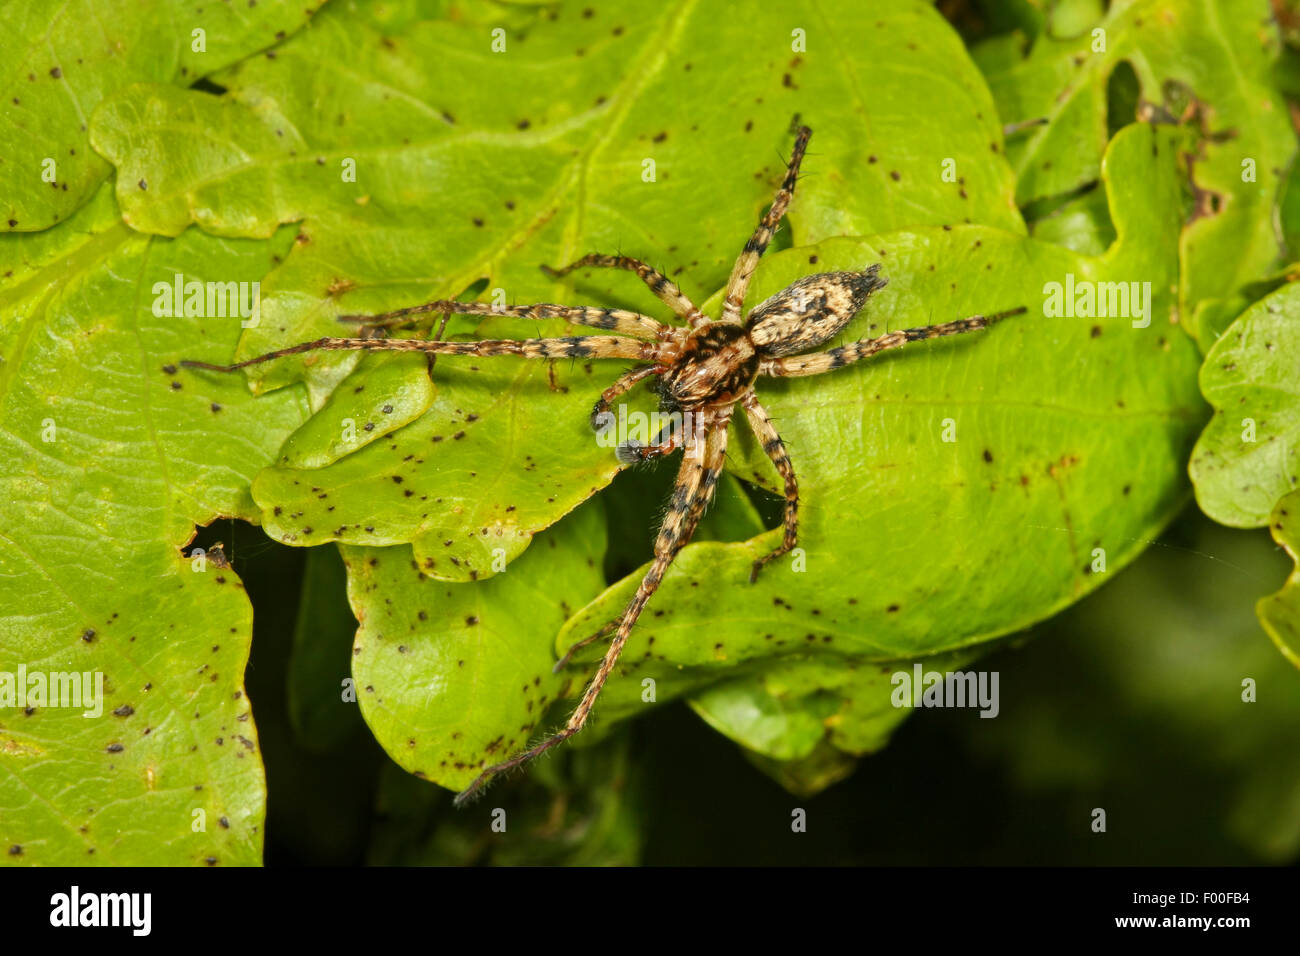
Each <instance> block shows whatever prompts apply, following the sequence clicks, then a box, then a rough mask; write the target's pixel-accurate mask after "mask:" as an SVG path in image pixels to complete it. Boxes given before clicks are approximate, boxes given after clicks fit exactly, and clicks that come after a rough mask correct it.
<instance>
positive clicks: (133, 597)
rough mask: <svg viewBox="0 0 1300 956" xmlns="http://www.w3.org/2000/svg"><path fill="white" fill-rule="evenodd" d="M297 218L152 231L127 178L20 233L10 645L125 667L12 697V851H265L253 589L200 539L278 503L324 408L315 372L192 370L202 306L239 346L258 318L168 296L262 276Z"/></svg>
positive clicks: (5, 383) (7, 351)
mask: <svg viewBox="0 0 1300 956" xmlns="http://www.w3.org/2000/svg"><path fill="white" fill-rule="evenodd" d="M288 238H289V237H287V236H286V237H283V238H282V239H280V240H278V241H277V242H259V243H251V242H242V243H238V244H231V243H228V242H223V241H220V240H216V239H211V238H208V237H205V236H203V235H201V234H199V233H197V232H195V233H187V234H186V235H185V236H184V237H182V238H180V239H177V240H174V241H172V240H163V239H151V238H147V237H141V236H137V235H135V234H133V233H131V232H130V231H129V230H128V229H126V228H125V227H124V226H122V224H121V223H120V221H119V220H118V219H117V217H116V213H115V210H114V208H113V204H112V201H111V196H108V195H107V190H105V191H104V192H103V193H102V194H101V196H100V197H98V198H97V199H95V200H92V202H91V203H89V204H88V205H87V206H86V207H84V208H83V209H82V210H81V211H80V212H79V213H78V214H77V215H75V216H74V217H73V218H72V219H71V220H70V221H69V222H67V223H65V224H63V225H62V226H59V227H56V228H55V229H53V230H50V231H49V232H47V233H45V234H43V235H42V236H39V237H26V236H8V237H5V238H4V239H3V241H0V273H2V274H4V275H5V276H6V280H5V283H4V285H3V287H0V355H2V356H3V364H0V421H2V422H3V423H4V424H3V427H2V428H0V486H2V487H3V494H2V495H0V501H2V504H0V538H2V539H3V541H4V547H3V548H0V656H3V658H4V660H5V661H7V662H10V664H7V665H6V666H7V667H9V666H14V667H17V666H19V665H21V666H25V667H26V669H27V671H28V672H29V673H35V672H41V673H47V674H48V673H51V672H77V673H89V674H91V675H102V678H103V711H102V716H99V717H98V718H96V719H85V718H83V716H82V708H79V707H68V706H55V703H54V702H53V701H47V702H46V704H45V705H43V706H42V705H38V706H35V707H34V708H31V709H26V708H24V707H23V706H22V705H21V704H20V703H19V702H18V701H17V700H0V806H3V807H4V808H5V812H4V814H3V823H0V830H2V831H3V832H2V833H0V838H2V839H3V842H4V844H5V846H6V847H19V848H21V849H20V851H15V850H10V851H9V854H6V855H5V856H4V857H3V858H4V859H5V860H6V861H7V862H23V863H40V864H45V865H85V864H94V863H102V864H115V865H163V864H170V865H176V864H182V863H205V862H206V863H209V864H214V863H215V864H249V863H256V862H258V860H259V859H260V851H261V844H262V820H263V816H264V813H265V793H264V781H263V771H262V766H261V758H260V755H259V751H258V745H257V732H256V729H255V727H254V725H253V723H252V721H251V719H250V712H249V706H248V701H247V700H246V699H245V697H244V695H243V669H244V665H245V663H246V662H247V659H248V647H249V638H250V634H251V627H252V620H251V618H252V609H251V607H250V605H249V603H248V600H247V598H246V597H245V595H244V593H243V588H242V585H241V584H240V583H239V580H238V578H237V577H236V576H235V575H234V573H233V572H232V571H230V570H229V569H228V568H222V567H221V566H220V565H219V563H218V562H216V561H214V560H205V561H203V562H202V563H199V562H196V561H192V560H189V559H187V558H186V557H185V556H184V555H183V554H182V547H183V546H184V545H185V544H186V543H187V542H188V541H189V540H190V539H191V538H192V537H193V534H194V525H195V524H196V523H198V524H204V523H207V522H209V521H211V520H212V519H213V518H215V517H216V516H218V515H233V516H238V517H244V518H249V519H253V518H256V515H257V509H256V508H255V507H254V505H253V502H252V498H251V496H250V494H249V490H248V486H249V482H250V481H251V478H252V476H253V475H254V474H255V473H256V472H257V471H258V469H260V468H263V467H265V465H266V464H267V463H269V462H270V461H271V460H272V457H273V456H274V454H275V450H276V448H277V447H279V445H280V443H281V442H282V441H283V439H284V437H285V436H286V435H288V433H289V432H290V431H292V430H293V429H294V428H295V427H297V425H298V424H299V423H300V422H301V421H302V418H303V416H304V414H305V409H304V407H303V403H302V401H301V398H300V396H299V395H298V394H297V392H296V391H294V390H290V391H285V392H283V393H281V394H279V395H276V396H272V397H270V398H269V399H262V400H256V401H255V400H253V398H252V397H251V396H250V395H249V394H248V391H247V389H246V388H245V387H244V386H243V384H242V383H240V382H239V381H237V380H221V381H211V382H197V381H193V380H190V379H188V378H186V377H183V376H180V375H178V374H177V370H176V368H175V364H174V363H175V362H176V360H177V358H178V355H179V354H185V353H192V352H193V350H194V347H195V342H196V340H197V339H198V337H199V331H200V329H203V330H205V331H206V333H207V335H208V336H209V337H210V341H211V343H212V346H211V347H212V348H213V349H215V350H216V351H218V352H221V353H225V352H228V350H229V349H230V348H231V347H232V346H233V344H234V342H235V339H236V338H237V336H238V333H239V327H238V323H237V322H234V321H231V320H229V319H201V318H192V317H186V316H183V315H180V316H169V315H155V314H154V309H153V305H154V295H153V292H152V289H153V286H154V283H155V282H163V283H166V284H170V283H171V282H172V281H173V278H174V276H175V275H176V274H177V273H183V274H184V275H185V276H188V277H192V278H197V279H200V280H203V281H206V280H214V281H222V282H226V281H235V282H240V281H256V280H257V278H258V277H259V276H261V275H262V274H264V273H265V272H266V270H267V269H268V268H269V266H270V263H271V259H272V256H273V255H274V254H275V252H276V251H277V247H278V249H279V251H282V250H283V247H284V246H285V244H286V242H285V241H284V240H287V239H288ZM28 703H29V704H30V700H29V702H28ZM62 703H64V704H66V703H67V700H66V699H65V700H64V701H62ZM200 810H201V811H203V814H204V815H205V816H204V818H203V824H204V825H203V827H201V828H200V827H198V826H197V821H198V817H197V816H196V811H200Z"/></svg>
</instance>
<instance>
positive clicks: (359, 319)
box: [339, 299, 674, 341]
mask: <svg viewBox="0 0 1300 956" xmlns="http://www.w3.org/2000/svg"><path fill="white" fill-rule="evenodd" d="M437 312H443V313H455V314H457V315H483V316H494V315H495V316H503V317H505V318H516V319H538V320H542V319H563V320H564V321H566V322H572V323H574V324H575V325H588V326H591V327H592V328H596V329H605V330H606V331H609V332H617V333H618V334H619V335H630V336H633V337H636V338H645V339H655V340H657V341H663V340H664V339H667V338H669V337H670V336H672V334H673V332H674V329H673V327H672V326H671V325H665V324H664V323H663V322H660V321H659V320H658V319H652V318H651V317H650V316H648V315H642V314H641V313H639V312H629V311H628V310H627V309H601V308H596V307H595V306H585V305H576V306H575V305H553V304H551V303H549V302H540V303H538V304H536V305H493V304H492V303H490V302H455V301H451V300H445V299H444V300H439V301H437V302H425V303H424V304H422V305H412V306H408V307H407V308H405V309H397V310H396V311H393V312H381V313H380V314H379V315H340V316H339V321H340V322H354V323H356V324H358V325H367V326H371V327H373V328H406V327H415V326H418V325H422V324H423V323H422V322H421V321H420V320H419V319H415V320H412V316H423V315H425V314H428V313H437Z"/></svg>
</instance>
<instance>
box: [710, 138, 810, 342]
mask: <svg viewBox="0 0 1300 956" xmlns="http://www.w3.org/2000/svg"><path fill="white" fill-rule="evenodd" d="M810 136H812V130H810V129H809V128H808V127H807V126H800V127H799V134H798V136H796V137H795V141H794V151H793V152H792V153H791V154H790V164H789V166H787V167H786V170H785V179H784V180H783V181H782V182H781V188H780V189H778V190H777V191H776V197H775V198H774V199H773V200H772V206H771V208H770V209H768V211H767V215H765V216H764V217H763V218H762V219H761V220H760V221H759V223H758V228H757V229H755V230H754V234H753V235H752V236H750V238H749V241H748V242H747V243H745V249H744V251H743V252H741V254H740V258H739V259H737V260H736V264H735V266H733V267H732V269H731V278H729V279H728V280H727V297H726V300H725V301H724V302H723V305H722V316H721V318H719V320H718V321H719V322H739V321H740V311H741V309H742V308H743V306H744V304H745V293H746V292H747V291H749V280H750V279H751V278H752V277H753V275H754V270H755V269H756V268H758V260H759V259H760V258H761V257H762V255H763V253H764V251H766V249H767V244H768V243H769V242H771V241H772V236H773V235H774V234H775V233H776V227H777V224H778V223H780V222H781V218H782V217H783V216H784V215H785V211H786V209H788V208H789V206H790V200H791V199H793V198H794V187H795V183H796V182H798V179H799V164H800V163H802V162H803V154H804V151H805V150H806V149H807V148H808V138H809V137H810Z"/></svg>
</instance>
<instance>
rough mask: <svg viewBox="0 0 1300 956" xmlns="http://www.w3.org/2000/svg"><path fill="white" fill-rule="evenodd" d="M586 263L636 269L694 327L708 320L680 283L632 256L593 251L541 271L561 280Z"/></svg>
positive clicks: (610, 267) (604, 267) (665, 302)
mask: <svg viewBox="0 0 1300 956" xmlns="http://www.w3.org/2000/svg"><path fill="white" fill-rule="evenodd" d="M584 266H591V267H593V268H597V269H627V270H628V271H630V272H635V273H636V274H637V275H638V276H639V277H640V278H641V281H642V282H644V283H645V284H646V285H647V286H648V287H649V289H650V291H651V292H653V293H654V294H655V295H656V296H657V297H658V298H659V300H660V301H661V302H663V304H664V305H666V306H668V308H670V309H672V310H673V313H674V314H675V315H677V316H679V317H680V318H682V319H684V320H685V321H687V322H689V323H690V324H691V327H692V328H697V327H699V326H701V325H707V324H708V322H709V317H708V316H706V315H705V314H704V313H703V312H701V311H700V309H699V307H698V306H697V305H696V304H695V303H694V302H692V301H691V300H690V298H689V297H688V296H687V295H686V294H685V293H684V292H682V290H681V289H680V288H678V286H677V283H675V282H673V280H672V279H670V278H668V277H667V276H666V275H664V274H663V273H662V272H660V271H659V270H658V269H656V268H655V267H654V266H650V265H647V264H646V263H644V262H642V261H641V260H640V259H633V258H632V257H631V256H605V255H601V254H600V253H598V252H593V253H592V254H591V255H589V256H583V257H582V258H581V259H579V260H578V261H577V262H571V263H570V264H569V265H567V266H565V267H564V268H563V269H552V268H551V267H550V266H545V265H544V266H542V271H543V272H545V273H546V274H547V275H548V276H550V277H551V278H553V279H559V278H563V277H564V276H566V275H568V274H569V273H570V272H573V271H574V270H575V269H581V268H583V267H584Z"/></svg>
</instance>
